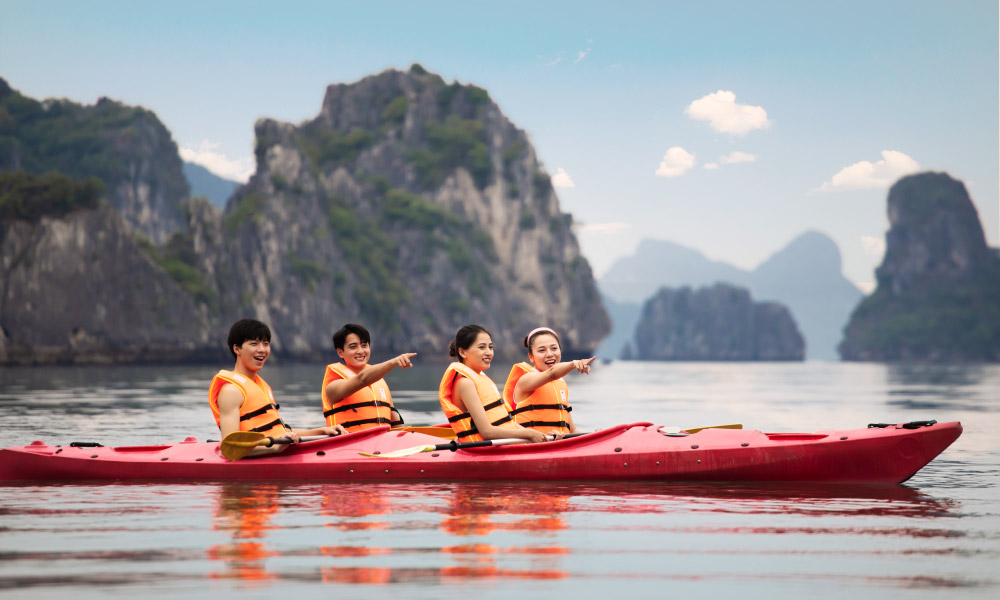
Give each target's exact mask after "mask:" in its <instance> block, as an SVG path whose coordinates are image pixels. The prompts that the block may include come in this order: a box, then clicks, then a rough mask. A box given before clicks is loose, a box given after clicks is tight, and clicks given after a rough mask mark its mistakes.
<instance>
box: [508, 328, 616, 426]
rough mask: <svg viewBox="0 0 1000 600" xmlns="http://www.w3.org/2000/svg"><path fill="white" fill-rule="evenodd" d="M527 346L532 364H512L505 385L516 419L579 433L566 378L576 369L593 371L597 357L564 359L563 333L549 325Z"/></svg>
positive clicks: (532, 335) (528, 340) (530, 337)
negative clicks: (592, 367)
mask: <svg viewBox="0 0 1000 600" xmlns="http://www.w3.org/2000/svg"><path fill="white" fill-rule="evenodd" d="M524 347H525V348H527V349H528V360H529V361H531V364H528V363H525V362H521V363H517V364H516V365H514V366H513V367H511V369H510V375H508V376H507V383H506V384H505V385H504V387H503V399H504V401H506V402H507V403H508V404H509V405H510V406H511V407H513V410H512V411H511V413H510V414H511V415H512V416H513V417H514V421H515V422H517V423H518V424H520V425H521V426H523V427H527V428H528V429H534V430H535V431H540V432H542V433H555V434H563V435H565V434H567V433H577V429H576V425H574V424H573V415H572V414H570V411H572V410H573V408H572V407H571V406H570V405H569V387H568V386H567V385H566V382H565V381H563V377H565V376H566V375H568V374H569V373H570V372H571V371H573V370H576V371H578V372H580V373H584V374H587V373H590V363H592V362H593V361H594V360H595V359H596V358H597V357H593V356H592V357H590V358H587V359H583V360H573V361H569V362H560V359H561V358H562V346H561V344H560V343H559V336H558V335H556V332H555V331H553V330H552V329H549V328H548V327H539V328H537V329H534V330H532V332H531V333H529V334H528V335H527V336H525V338H524Z"/></svg>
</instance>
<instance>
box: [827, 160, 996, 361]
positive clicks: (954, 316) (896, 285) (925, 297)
mask: <svg viewBox="0 0 1000 600" xmlns="http://www.w3.org/2000/svg"><path fill="white" fill-rule="evenodd" d="M888 212H889V223H890V229H889V232H888V234H887V235H886V252H885V258H884V259H883V261H882V264H881V265H880V266H879V267H878V269H877V270H876V272H875V275H876V279H877V282H878V287H877V288H876V290H875V292H874V293H873V294H872V295H871V296H869V297H867V298H865V300H864V301H863V302H862V303H861V304H859V305H858V307H857V309H856V310H855V311H854V313H853V315H852V316H851V320H850V323H849V324H848V326H847V328H846V330H845V334H844V340H843V342H842V343H841V344H840V353H841V355H842V356H843V358H844V359H845V360H861V361H934V362H965V361H989V362H997V361H1000V258H998V255H997V253H996V251H995V250H993V249H990V248H989V247H988V246H987V245H986V240H985V237H984V235H983V229H982V226H981V224H980V222H979V215H978V214H977V213H976V209H975V206H974V205H973V204H972V201H971V200H970V199H969V194H968V192H967V191H966V189H965V186H964V185H963V184H962V182H960V181H957V180H955V179H952V178H951V177H950V176H948V175H947V174H945V173H920V174H917V175H911V176H909V177H904V178H903V179H900V180H899V181H898V182H897V183H896V184H895V185H894V186H893V187H892V189H890V190H889V199H888Z"/></svg>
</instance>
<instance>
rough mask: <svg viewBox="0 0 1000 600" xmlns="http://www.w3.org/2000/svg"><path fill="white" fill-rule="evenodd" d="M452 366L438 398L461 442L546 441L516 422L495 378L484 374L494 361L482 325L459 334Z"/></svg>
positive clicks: (489, 338) (454, 342) (489, 339)
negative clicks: (512, 439) (508, 439)
mask: <svg viewBox="0 0 1000 600" xmlns="http://www.w3.org/2000/svg"><path fill="white" fill-rule="evenodd" d="M449 354H450V355H451V356H452V357H453V358H455V359H457V361H458V362H453V363H451V364H450V365H448V369H447V370H446V371H445V372H444V377H442V378H441V385H440V386H439V387H438V400H440V402H441V408H442V409H443V410H444V414H445V417H447V418H448V422H449V423H450V424H451V427H452V429H454V430H455V437H456V439H457V441H459V442H480V441H483V440H496V439H503V438H517V439H522V440H526V441H528V442H532V443H534V442H543V441H545V435H544V434H542V433H540V432H538V431H535V430H533V429H526V428H524V427H521V426H520V425H518V424H517V423H515V422H514V419H513V418H511V416H510V408H509V407H508V406H507V403H506V402H504V400H503V398H502V397H501V396H500V390H498V389H497V385H496V384H495V383H493V380H492V379H490V378H489V377H487V376H486V375H485V374H483V371H485V370H486V369H489V368H490V364H491V362H492V361H493V337H492V336H491V335H490V332H488V331H486V329H484V328H483V327H482V326H480V325H465V326H463V327H462V328H461V329H459V330H458V333H456V334H455V339H454V340H452V341H451V344H450V346H449Z"/></svg>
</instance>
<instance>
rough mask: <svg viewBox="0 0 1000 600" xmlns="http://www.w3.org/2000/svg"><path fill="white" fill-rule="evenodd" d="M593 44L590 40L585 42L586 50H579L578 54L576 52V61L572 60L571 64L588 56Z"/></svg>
mask: <svg viewBox="0 0 1000 600" xmlns="http://www.w3.org/2000/svg"><path fill="white" fill-rule="evenodd" d="M593 42H594V40H592V39H590V40H587V49H586V50H580V51H579V52H577V53H576V60H574V61H573V62H580V61H581V60H583V59H585V58H587V55H588V54H590V45H591V44H592V43H593Z"/></svg>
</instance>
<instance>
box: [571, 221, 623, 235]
mask: <svg viewBox="0 0 1000 600" xmlns="http://www.w3.org/2000/svg"><path fill="white" fill-rule="evenodd" d="M631 228H632V225H630V224H628V223H622V222H620V221H616V222H613V223H592V224H590V225H583V224H580V225H577V226H576V231H577V232H586V233H600V234H605V235H617V234H619V233H623V232H625V231H627V230H629V229H631Z"/></svg>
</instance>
